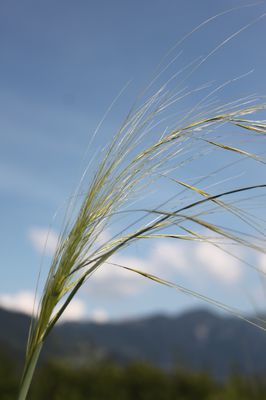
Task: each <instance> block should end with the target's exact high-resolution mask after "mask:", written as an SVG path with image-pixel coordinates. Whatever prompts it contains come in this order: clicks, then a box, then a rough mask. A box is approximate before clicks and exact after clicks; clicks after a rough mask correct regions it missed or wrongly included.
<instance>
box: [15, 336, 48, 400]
mask: <svg viewBox="0 0 266 400" xmlns="http://www.w3.org/2000/svg"><path fill="white" fill-rule="evenodd" d="M42 346H43V342H41V343H39V344H38V346H36V349H35V351H34V353H33V354H32V356H31V358H30V359H29V362H28V363H27V367H26V369H25V371H24V374H23V377H22V381H21V385H20V390H19V395H18V400H26V398H27V394H28V391H29V387H30V384H31V381H32V377H33V374H34V371H35V368H36V364H37V361H38V359H39V356H40V352H41V349H42Z"/></svg>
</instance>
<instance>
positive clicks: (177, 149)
mask: <svg viewBox="0 0 266 400" xmlns="http://www.w3.org/2000/svg"><path fill="white" fill-rule="evenodd" d="M232 37H233V36H232ZM228 40H229V39H228ZM228 40H225V41H224V42H223V43H222V44H221V45H223V44H225V43H226V42H227V41H228ZM217 48H218V47H217ZM212 53H213V52H211V53H210V55H211V54H212ZM206 59H207V57H205V60H206ZM205 60H199V61H196V63H195V64H194V65H192V66H188V67H187V69H188V70H189V73H190V74H191V73H192V72H193V71H194V70H195V68H197V67H198V66H199V65H201V64H202V62H203V61H205ZM177 78H179V75H178V74H175V76H174V77H171V78H170V79H169V80H168V81H167V83H166V84H165V85H163V86H162V87H160V88H159V89H157V90H155V91H154V92H153V93H152V94H151V95H149V96H148V97H147V96H145V94H146V92H144V94H143V97H141V99H139V101H138V102H137V104H135V106H134V107H133V109H132V110H131V111H130V112H129V114H128V115H127V117H126V119H125V121H124V122H123V124H122V125H121V127H120V129H119V130H118V132H117V133H116V134H115V135H114V137H113V139H112V140H111V142H110V144H109V145H107V146H106V148H105V149H104V150H103V151H102V152H101V153H100V157H99V158H98V159H96V158H94V159H93V160H92V162H91V163H90V164H89V166H88V168H87V171H86V176H87V177H89V179H90V181H89V183H88V188H87V192H86V193H85V194H83V197H84V200H83V202H82V204H81V207H80V210H79V212H78V213H75V207H76V204H77V199H79V198H80V193H79V188H80V185H79V188H78V189H77V193H76V195H74V196H73V197H72V198H71V200H70V201H69V205H68V209H67V211H66V218H65V225H64V228H63V230H62V232H61V234H60V238H59V242H58V246H57V249H56V252H55V255H54V258H53V261H52V265H51V268H50V271H49V274H48V276H47V279H46V284H45V287H44V290H43V294H42V297H41V300H40V303H39V305H38V312H37V318H36V320H34V321H33V323H32V326H31V331H30V336H29V341H28V347H27V355H26V362H25V370H24V374H23V379H22V385H21V392H20V397H19V399H20V400H23V399H25V398H26V395H27V391H28V388H29V385H30V382H31V379H32V374H33V372H34V369H35V366H36V362H37V360H38V356H39V353H40V351H41V348H42V346H43V343H44V341H45V338H46V337H47V335H48V334H49V332H50V331H51V329H52V328H53V327H54V325H55V324H56V322H57V321H58V319H59V318H60V316H61V315H62V314H63V312H64V310H65V309H66V307H67V306H68V304H69V303H70V302H71V300H72V298H73V297H74V296H75V294H76V293H77V292H78V290H79V289H80V288H81V287H82V285H83V284H84V283H85V282H86V281H87V280H88V279H89V278H90V276H91V275H92V274H93V273H95V272H96V271H97V269H98V268H101V267H102V266H103V265H104V264H106V263H109V264H110V265H111V266H113V268H123V269H127V270H129V271H130V272H134V273H137V274H139V275H141V276H143V277H144V278H148V279H150V280H153V281H155V282H157V283H160V284H163V285H166V286H169V287H172V288H175V289H177V290H179V291H181V292H183V293H185V294H187V295H190V296H195V297H197V298H199V299H201V300H204V301H207V302H209V303H212V304H214V305H216V306H218V307H220V308H222V309H224V310H227V311H229V312H232V313H233V314H235V315H237V316H239V317H241V318H244V316H242V315H241V314H240V313H239V312H238V311H237V310H235V309H233V308H232V307H230V305H226V304H222V303H221V302H219V301H217V300H215V299H211V298H208V297H207V296H205V295H204V294H202V293H196V292H195V291H192V290H190V289H189V288H184V287H183V286H181V285H179V284H178V282H175V283H174V282H169V281H167V280H165V279H164V278H163V277H161V276H160V277H158V276H155V275H153V274H150V273H148V272H146V271H142V269H141V265H140V266H138V265H136V268H129V267H128V266H126V265H125V266H124V265H119V264H115V263H113V262H112V256H113V255H115V254H117V253H118V252H120V251H121V250H123V249H125V248H126V247H128V246H130V245H132V244H133V243H135V242H136V241H139V240H148V239H164V238H170V239H172V240H173V239H175V240H186V241H187V240H189V241H193V242H194V241H204V242H207V243H211V244H212V245H214V246H217V247H218V248H222V249H224V251H227V252H229V250H227V249H226V244H228V243H229V244H236V245H241V246H245V247H247V248H250V249H252V250H255V251H259V252H262V253H265V246H264V240H265V226H264V224H263V221H260V224H262V227H261V226H260V224H259V223H258V219H257V216H256V215H253V214H252V213H251V212H249V211H247V209H246V208H241V207H240V204H241V201H243V200H244V199H243V198H242V197H241V196H242V195H243V194H245V193H247V192H251V193H254V198H256V196H257V195H263V196H265V195H266V190H265V189H266V182H264V181H262V182H260V183H257V184H249V183H248V184H247V185H236V183H235V180H234V181H233V187H231V188H230V189H228V188H227V186H226V185H225V187H223V182H221V183H220V184H219V182H216V184H217V185H218V184H219V185H218V189H219V190H217V188H216V186H215V185H214V189H213V191H212V189H211V185H209V189H207V188H206V185H205V184H204V181H206V180H208V179H210V177H213V180H214V182H215V180H216V179H217V171H215V170H214V171H213V170H212V169H211V168H210V171H209V174H208V175H205V176H203V177H200V178H198V179H194V180H193V184H192V183H191V180H189V182H184V181H183V179H180V176H182V171H183V170H185V171H186V172H187V171H188V175H189V168H190V164H194V163H195V162H198V161H199V162H201V161H202V160H205V159H206V162H208V159H210V160H211V157H212V155H213V154H215V155H217V157H219V158H220V159H221V160H223V159H224V167H220V170H226V168H227V167H228V165H229V164H230V166H231V169H229V171H230V172H229V173H228V177H231V175H230V174H232V173H233V172H234V165H235V164H236V163H237V162H239V161H240V160H242V159H244V160H249V161H251V162H252V163H254V165H258V166H260V167H261V166H262V167H264V164H265V160H264V158H263V154H257V153H254V151H253V150H252V149H253V147H254V142H256V141H257V142H258V145H259V147H260V146H261V143H263V144H264V142H262V140H265V134H266V123H265V121H264V120H263V119H262V118H263V115H265V108H266V104H265V103H264V102H263V100H262V99H261V98H258V97H255V96H253V97H252V96H251V97H246V98H242V99H237V100H232V101H231V102H228V103H227V104H224V105H219V104H218V105H217V104H215V105H212V103H210V101H211V100H212V96H213V95H214V94H217V93H218V92H219V91H220V90H222V89H223V88H224V87H225V86H226V85H229V84H230V83H232V82H233V81H234V80H236V79H238V78H236V79H232V81H230V82H226V83H225V84H223V85H220V86H217V87H215V88H214V89H213V88H211V89H209V91H208V93H207V95H206V94H204V95H202V97H201V99H200V100H197V101H196V103H195V104H194V105H193V106H192V107H191V108H190V109H189V110H188V111H187V112H183V114H182V115H180V114H177V112H176V108H175V109H174V110H173V111H172V107H178V104H179V102H181V101H183V100H184V99H186V98H191V97H193V96H194V94H195V93H197V94H198V92H201V91H204V90H207V88H208V85H202V86H201V87H199V88H196V89H193V90H192V89H190V90H187V89H186V88H184V87H182V85H181V86H180V88H179V89H178V90H176V89H175V90H174V91H172V90H171V85H172V84H173V82H174V80H175V79H177ZM155 83H156V79H155V80H154V81H153V82H152V85H151V87H154V84H155ZM148 89H149V90H150V86H149V87H148ZM261 115H262V117H261ZM228 132H229V133H230V132H233V135H234V138H233V142H234V143H235V142H237V141H238V138H239V145H235V144H231V143H230V142H228V138H230V136H228ZM249 138H251V139H252V140H251V141H250V142H249V141H247V139H249ZM242 142H243V143H244V148H242V147H241V144H242ZM249 146H250V148H251V149H249ZM227 154H230V155H231V154H233V155H234V156H236V157H237V158H236V159H234V160H232V159H231V158H230V157H229V158H227ZM199 165H200V164H199ZM192 178H193V176H191V179H192ZM165 179H169V181H170V182H171V183H172V184H175V185H176V190H177V195H176V196H172V197H171V198H169V199H168V198H167V196H166V198H165V200H163V201H161V198H162V196H161V192H160V190H161V188H160V182H161V180H165ZM180 189H181V191H180ZM184 194H185V197H183V195H184ZM143 195H144V196H145V198H146V203H147V199H149V196H150V202H151V204H152V207H150V208H149V207H146V206H145V207H143V208H137V207H136V206H135V205H136V204H140V202H138V199H139V198H142V196H143ZM190 195H192V197H190ZM236 195H239V203H238V201H237V200H236V197H235V196H236ZM193 196H194V197H193ZM195 196H198V198H196V197H195ZM157 197H158V199H159V200H158V202H157V203H156V199H157ZM164 197H165V196H164ZM191 199H192V200H191ZM250 202H251V203H252V196H251V200H250ZM250 202H249V203H250ZM221 211H222V213H223V214H225V215H228V216H229V217H230V216H232V217H233V218H235V219H237V220H239V221H241V227H242V230H241V231H238V232H236V231H235V230H236V229H234V228H237V227H234V226H232V225H231V224H227V225H226V226H220V225H219V221H218V219H217V221H215V216H216V214H217V215H218V214H219V213H220V212H221ZM210 217H211V218H210ZM117 218H119V221H120V224H121V223H123V220H124V221H125V224H124V227H123V228H122V229H120V231H119V232H117V233H115V234H114V236H113V237H111V238H110V239H109V240H107V241H106V242H104V243H102V242H101V241H100V240H99V238H100V237H101V235H102V232H103V231H105V230H108V229H109V228H110V227H112V226H113V224H114V223H115V221H116V219H117ZM129 220H130V222H129ZM121 221H122V222H121ZM110 230H111V229H110ZM203 232H204V233H203ZM232 256H235V257H236V255H234V254H232ZM243 262H245V260H243ZM246 264H248V263H246ZM250 267H252V268H254V269H255V270H258V268H257V267H256V266H253V265H250ZM260 273H261V274H263V271H260ZM249 322H251V323H253V324H255V325H257V326H260V327H262V328H263V321H260V320H259V319H258V320H257V321H255V320H254V321H249Z"/></svg>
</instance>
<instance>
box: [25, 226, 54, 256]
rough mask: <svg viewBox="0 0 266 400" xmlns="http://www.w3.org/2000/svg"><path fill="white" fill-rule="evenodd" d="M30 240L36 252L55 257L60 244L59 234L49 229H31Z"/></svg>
mask: <svg viewBox="0 0 266 400" xmlns="http://www.w3.org/2000/svg"><path fill="white" fill-rule="evenodd" d="M28 238H29V239H30V242H31V244H32V245H33V247H34V248H35V250H36V251H38V252H39V253H42V252H43V251H44V250H45V254H46V255H48V256H53V254H54V252H55V250H56V246H57V243H58V234H57V233H56V232H55V231H53V230H51V229H50V230H49V229H47V228H38V227H35V228H31V229H30V230H29V232H28Z"/></svg>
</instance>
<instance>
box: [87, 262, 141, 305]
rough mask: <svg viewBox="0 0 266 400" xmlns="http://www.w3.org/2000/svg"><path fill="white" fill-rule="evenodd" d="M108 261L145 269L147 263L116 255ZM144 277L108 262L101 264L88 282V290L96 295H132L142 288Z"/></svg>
mask: <svg viewBox="0 0 266 400" xmlns="http://www.w3.org/2000/svg"><path fill="white" fill-rule="evenodd" d="M110 262H112V263H115V264H118V265H123V266H127V267H131V268H135V269H140V270H144V271H145V270H147V263H146V262H145V261H144V260H141V259H139V258H137V257H128V256H122V255H116V256H114V257H112V259H110ZM143 284H144V278H142V277H140V276H139V275H137V274H134V273H133V272H130V271H127V270H125V269H122V268H120V267H118V266H115V265H111V264H108V263H105V264H103V265H102V266H101V267H100V268H99V269H98V270H97V271H96V273H95V274H94V275H92V277H91V278H90V280H89V282H88V286H87V288H88V291H89V292H90V293H91V294H92V295H93V296H96V297H101V298H102V297H112V298H113V297H124V296H132V295H135V294H136V293H138V292H139V291H141V289H143Z"/></svg>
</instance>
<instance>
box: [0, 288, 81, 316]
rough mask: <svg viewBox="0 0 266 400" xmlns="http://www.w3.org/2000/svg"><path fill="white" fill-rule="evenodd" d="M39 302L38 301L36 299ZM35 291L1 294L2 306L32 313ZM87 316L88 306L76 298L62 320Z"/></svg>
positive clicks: (0, 304) (0, 303)
mask: <svg viewBox="0 0 266 400" xmlns="http://www.w3.org/2000/svg"><path fill="white" fill-rule="evenodd" d="M36 303H38V301H36ZM33 304H34V292H31V291H20V292H17V293H2V294H0V306H1V307H3V308H5V309H7V310H11V311H18V312H23V313H25V314H29V315H32V312H33ZM85 317H86V306H85V303H84V302H83V301H81V300H80V299H77V298H74V299H73V300H72V301H71V303H70V304H69V306H68V307H67V309H66V310H65V312H64V314H63V315H62V318H60V321H61V322H64V321H79V320H82V319H84V318H85Z"/></svg>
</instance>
